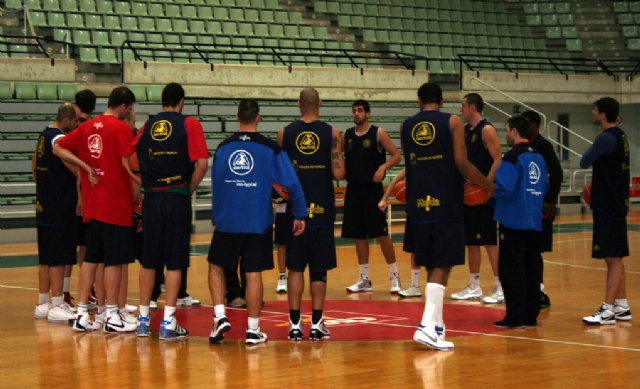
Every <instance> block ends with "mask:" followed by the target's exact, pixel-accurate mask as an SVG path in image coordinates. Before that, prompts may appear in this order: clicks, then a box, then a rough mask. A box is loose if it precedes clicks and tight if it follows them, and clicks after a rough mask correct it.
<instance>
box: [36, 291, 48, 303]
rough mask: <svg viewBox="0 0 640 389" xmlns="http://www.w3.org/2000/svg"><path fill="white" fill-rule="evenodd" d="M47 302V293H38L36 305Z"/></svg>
mask: <svg viewBox="0 0 640 389" xmlns="http://www.w3.org/2000/svg"><path fill="white" fill-rule="evenodd" d="M48 302H49V293H38V305H42V304H46V303H48Z"/></svg>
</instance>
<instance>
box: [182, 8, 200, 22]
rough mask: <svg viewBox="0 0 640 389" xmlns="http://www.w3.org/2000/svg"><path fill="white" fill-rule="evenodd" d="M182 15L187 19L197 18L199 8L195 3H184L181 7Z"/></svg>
mask: <svg viewBox="0 0 640 389" xmlns="http://www.w3.org/2000/svg"><path fill="white" fill-rule="evenodd" d="M180 12H181V13H182V17H184V18H187V19H195V18H197V17H198V12H197V8H196V7H195V6H194V5H182V6H181V8H180Z"/></svg>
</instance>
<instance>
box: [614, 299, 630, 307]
mask: <svg viewBox="0 0 640 389" xmlns="http://www.w3.org/2000/svg"><path fill="white" fill-rule="evenodd" d="M615 304H616V305H617V306H619V307H622V308H629V301H627V299H616V300H615Z"/></svg>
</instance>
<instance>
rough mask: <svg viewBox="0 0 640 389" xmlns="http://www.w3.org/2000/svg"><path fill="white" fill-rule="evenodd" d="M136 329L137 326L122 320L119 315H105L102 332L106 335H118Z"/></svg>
mask: <svg viewBox="0 0 640 389" xmlns="http://www.w3.org/2000/svg"><path fill="white" fill-rule="evenodd" d="M137 328H138V325H137V324H134V323H128V322H126V321H124V320H122V317H121V316H120V313H116V314H114V315H107V317H106V320H105V322H104V327H103V328H102V330H103V331H104V332H106V333H108V334H119V333H122V332H133V331H135V330H136V329H137Z"/></svg>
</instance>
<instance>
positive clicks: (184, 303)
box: [176, 296, 202, 307]
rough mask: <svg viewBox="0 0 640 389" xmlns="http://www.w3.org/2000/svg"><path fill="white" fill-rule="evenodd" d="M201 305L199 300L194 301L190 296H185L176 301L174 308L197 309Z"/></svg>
mask: <svg viewBox="0 0 640 389" xmlns="http://www.w3.org/2000/svg"><path fill="white" fill-rule="evenodd" d="M200 305H202V303H201V302H200V300H196V299H194V298H193V297H191V296H187V297H185V298H181V299H177V300H176V306H178V307H197V306H200Z"/></svg>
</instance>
